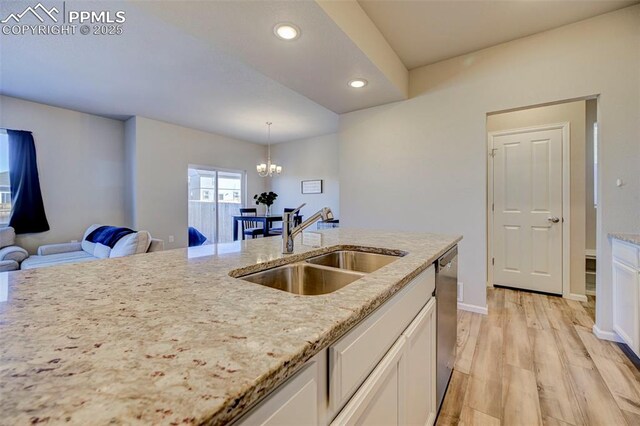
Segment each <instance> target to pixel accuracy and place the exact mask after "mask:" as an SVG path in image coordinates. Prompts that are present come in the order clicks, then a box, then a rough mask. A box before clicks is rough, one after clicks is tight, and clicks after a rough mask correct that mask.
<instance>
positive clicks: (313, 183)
mask: <svg viewBox="0 0 640 426" xmlns="http://www.w3.org/2000/svg"><path fill="white" fill-rule="evenodd" d="M302 193H303V194H322V179H316V180H303V181H302Z"/></svg>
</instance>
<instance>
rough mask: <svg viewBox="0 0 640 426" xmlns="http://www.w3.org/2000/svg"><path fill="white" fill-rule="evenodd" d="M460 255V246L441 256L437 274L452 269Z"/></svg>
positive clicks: (437, 265)
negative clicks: (453, 263) (445, 269)
mask: <svg viewBox="0 0 640 426" xmlns="http://www.w3.org/2000/svg"><path fill="white" fill-rule="evenodd" d="M457 255H458V246H455V247H453V248H452V249H451V250H449V251H448V252H446V253H445V254H443V255H442V256H440V258H439V259H438V263H437V264H436V272H438V271H440V270H442V269H444V268H451V263H452V262H453V260H454V259H455V257H456V256H457Z"/></svg>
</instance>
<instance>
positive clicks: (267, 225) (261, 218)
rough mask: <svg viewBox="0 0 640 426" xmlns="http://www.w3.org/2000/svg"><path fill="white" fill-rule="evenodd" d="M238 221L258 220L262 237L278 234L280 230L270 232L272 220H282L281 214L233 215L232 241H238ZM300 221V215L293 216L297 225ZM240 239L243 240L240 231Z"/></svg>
mask: <svg viewBox="0 0 640 426" xmlns="http://www.w3.org/2000/svg"><path fill="white" fill-rule="evenodd" d="M240 222H259V223H261V224H262V235H263V237H269V236H271V235H280V234H281V231H279V232H277V233H275V232H274V233H270V232H269V231H271V229H272V227H273V226H272V225H273V223H274V222H282V215H258V216H242V215H234V216H233V241H238V228H239V227H240V226H239V225H240ZM301 222H302V215H299V214H298V215H296V216H295V225H299V224H300V223H301ZM242 239H243V240H244V233H242Z"/></svg>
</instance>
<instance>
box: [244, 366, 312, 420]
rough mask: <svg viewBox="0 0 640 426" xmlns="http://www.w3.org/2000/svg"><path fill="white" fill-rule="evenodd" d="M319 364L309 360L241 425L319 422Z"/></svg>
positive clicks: (247, 416) (248, 415) (246, 417)
mask: <svg viewBox="0 0 640 426" xmlns="http://www.w3.org/2000/svg"><path fill="white" fill-rule="evenodd" d="M318 374H319V373H318V365H317V362H315V361H311V362H310V363H309V364H308V365H307V366H305V367H303V369H302V371H301V372H299V373H298V374H297V375H296V376H294V377H293V378H291V379H289V380H288V381H287V382H285V383H284V384H283V385H282V386H281V387H280V388H278V389H276V390H275V391H274V392H273V393H272V394H271V395H269V396H268V397H267V399H266V400H265V401H263V402H262V403H261V404H260V405H258V406H257V407H256V408H254V409H253V410H252V411H251V412H249V413H248V414H247V415H246V416H245V417H243V418H242V419H240V421H239V422H238V424H239V425H242V426H252V425H270V426H286V425H291V426H307V425H309V426H312V425H317V424H318Z"/></svg>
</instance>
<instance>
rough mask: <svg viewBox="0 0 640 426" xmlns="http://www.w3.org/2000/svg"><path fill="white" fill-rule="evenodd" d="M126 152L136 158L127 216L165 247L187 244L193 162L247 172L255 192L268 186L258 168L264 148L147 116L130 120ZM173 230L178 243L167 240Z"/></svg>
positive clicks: (264, 154)
mask: <svg viewBox="0 0 640 426" xmlns="http://www.w3.org/2000/svg"><path fill="white" fill-rule="evenodd" d="M126 133H127V152H129V153H132V154H133V155H134V157H135V160H133V163H132V164H131V165H130V166H129V168H128V169H130V170H131V172H130V173H129V174H128V178H129V180H130V182H131V186H132V190H131V191H130V192H129V196H130V197H131V198H132V199H130V200H128V201H127V205H128V206H129V208H128V212H129V214H131V215H132V217H129V218H128V219H129V221H130V223H131V225H132V226H134V227H136V228H138V229H146V230H148V231H149V232H150V233H151V235H153V236H154V237H156V238H161V239H163V240H164V241H165V244H166V247H167V248H177V247H186V246H187V245H188V237H187V227H188V209H187V202H188V191H187V168H188V166H189V165H190V164H194V165H200V166H213V167H220V168H226V169H235V170H244V171H247V172H248V173H247V191H248V192H247V193H248V194H249V196H250V197H251V196H252V195H253V194H255V193H256V192H261V191H263V190H264V189H265V185H266V184H265V180H264V179H263V178H260V177H259V176H258V175H257V174H256V173H255V165H256V164H257V163H258V161H264V158H265V156H266V147H265V146H263V145H257V144H253V143H249V142H245V141H240V140H237V139H231V138H228V137H224V136H220V135H216V134H213V133H206V132H201V131H198V130H193V129H189V128H186V127H181V126H177V125H173V124H169V123H165V122H161V121H156V120H151V119H148V118H144V117H133V118H131V119H129V120H128V122H127V132H126ZM170 235H173V236H174V238H175V242H173V243H169V236H170Z"/></svg>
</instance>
